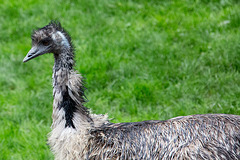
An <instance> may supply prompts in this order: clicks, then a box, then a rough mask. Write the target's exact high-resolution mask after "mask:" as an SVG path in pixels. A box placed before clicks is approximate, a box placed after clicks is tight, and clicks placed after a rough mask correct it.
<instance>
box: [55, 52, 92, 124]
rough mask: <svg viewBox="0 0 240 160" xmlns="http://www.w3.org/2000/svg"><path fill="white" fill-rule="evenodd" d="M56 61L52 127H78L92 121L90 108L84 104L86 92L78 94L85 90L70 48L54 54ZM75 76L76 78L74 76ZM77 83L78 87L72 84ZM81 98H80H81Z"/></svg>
mask: <svg viewBox="0 0 240 160" xmlns="http://www.w3.org/2000/svg"><path fill="white" fill-rule="evenodd" d="M54 58H55V63H54V67H53V77H52V78H53V98H54V101H53V115H52V118H53V124H52V128H53V129H54V128H56V127H61V128H62V129H64V128H72V129H76V128H77V126H79V125H81V124H86V123H90V121H91V118H90V117H89V115H88V109H87V108H85V107H84V106H83V104H82V103H83V102H84V97H82V96H84V94H82V95H81V94H78V92H79V91H78V90H80V91H81V92H83V90H81V88H82V87H83V86H82V85H81V83H75V81H76V82H81V77H80V76H78V75H77V74H76V73H75V72H74V70H73V66H74V59H73V54H72V53H71V52H70V51H69V50H66V49H64V50H62V51H61V52H60V53H59V54H54ZM72 77H74V78H72ZM73 83H75V86H74V87H76V88H77V89H74V88H73V87H72V86H69V85H70V84H73ZM79 99H80V100H79Z"/></svg>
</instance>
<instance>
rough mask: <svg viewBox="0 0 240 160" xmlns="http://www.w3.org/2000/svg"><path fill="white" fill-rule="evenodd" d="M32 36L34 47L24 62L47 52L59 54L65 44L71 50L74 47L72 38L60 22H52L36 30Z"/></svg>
mask: <svg viewBox="0 0 240 160" xmlns="http://www.w3.org/2000/svg"><path fill="white" fill-rule="evenodd" d="M31 38H32V48H31V49H30V51H29V52H28V54H27V55H26V57H25V58H24V59H23V62H27V61H29V60H31V59H33V58H36V57H38V56H40V55H43V54H45V53H54V54H58V53H59V50H60V49H61V48H62V47H63V46H64V47H65V48H69V49H70V50H71V49H72V45H71V38H70V37H69V36H68V34H67V33H66V31H64V29H63V28H62V27H61V24H60V23H59V22H51V23H49V24H48V25H47V26H45V27H43V28H40V29H38V30H35V31H34V32H33V33H32V37H31Z"/></svg>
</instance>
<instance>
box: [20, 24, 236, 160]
mask: <svg viewBox="0 0 240 160" xmlns="http://www.w3.org/2000/svg"><path fill="white" fill-rule="evenodd" d="M45 53H53V55H54V59H55V63H54V67H53V76H52V78H53V98H54V101H53V114H52V119H53V123H52V131H51V133H50V134H49V139H48V142H49V144H50V147H51V150H52V151H53V153H54V155H55V159H59V160H60V159H63V160H65V159H166V160H169V159H236V160H237V159H240V116H238V115H227V114H206V115H192V116H184V117H177V118H173V119H169V120H166V121H144V122H134V123H110V122H109V120H108V117H107V116H106V115H96V114H92V113H90V112H89V110H88V108H86V107H84V103H85V102H86V100H85V95H84V89H85V88H84V85H83V84H84V83H83V78H82V76H81V75H80V74H78V73H77V72H76V71H75V70H74V62H75V61H74V48H73V46H72V43H71V38H70V36H69V35H68V34H67V32H66V31H65V30H64V29H63V28H62V27H61V25H60V23H56V22H51V23H49V24H48V25H47V26H45V27H43V28H40V29H38V30H36V31H34V32H33V34H32V49H31V50H30V51H29V53H28V54H27V56H26V57H25V58H24V60H23V61H24V62H27V61H28V60H30V59H33V58H35V57H37V56H40V55H43V54H45Z"/></svg>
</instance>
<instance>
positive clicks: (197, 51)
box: [0, 0, 240, 160]
mask: <svg viewBox="0 0 240 160" xmlns="http://www.w3.org/2000/svg"><path fill="white" fill-rule="evenodd" d="M52 19H57V20H59V21H60V22H61V23H62V25H63V26H64V27H65V28H66V30H68V32H69V33H70V34H71V35H72V39H73V42H74V44H75V47H76V60H77V64H76V69H77V70H79V71H80V72H81V73H82V74H83V75H84V76H85V77H86V78H87V79H86V81H87V85H86V86H87V88H88V90H87V93H86V95H87V97H88V99H89V102H88V103H87V104H86V106H87V107H89V108H91V109H92V111H93V112H95V113H99V114H100V113H108V114H109V117H110V118H115V119H113V120H112V121H113V122H127V121H142V120H149V119H160V120H164V119H169V118H172V117H175V116H180V115H190V114H206V113H227V114H238V115H240V74H239V70H240V2H239V1H238V0H164V1H159V0H155V1H154V0H152V1H148V0H145V1H144V0H141V1H140V0H139V1H137V0H135V1H134V0H132V1H125V0H117V1H111V0H101V1H98V0H81V1H77V0H76V1H69V0H59V1H58V0H53V1H47V0H24V1H23V0H17V1H16V0H9V1H1V2H0V73H1V74H0V159H4V160H6V159H13V160H16V159H53V156H52V154H51V152H50V150H49V147H48V146H47V145H46V140H47V133H48V132H50V125H51V112H52V86H51V73H52V66H53V58H52V55H44V56H41V57H39V58H37V59H34V60H32V61H30V62H28V63H26V64H23V63H22V59H23V58H24V56H25V55H26V53H27V52H28V50H29V49H30V48H31V39H30V34H31V31H32V30H33V29H34V28H36V27H43V26H45V25H46V24H48V23H49V22H50V20H52Z"/></svg>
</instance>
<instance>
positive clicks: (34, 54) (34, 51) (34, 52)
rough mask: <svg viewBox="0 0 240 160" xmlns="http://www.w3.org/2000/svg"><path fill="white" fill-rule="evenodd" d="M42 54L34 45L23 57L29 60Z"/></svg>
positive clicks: (25, 60) (24, 60)
mask: <svg viewBox="0 0 240 160" xmlns="http://www.w3.org/2000/svg"><path fill="white" fill-rule="evenodd" d="M40 55H42V52H41V51H39V49H38V47H35V46H34V47H32V48H31V49H30V51H29V52H28V54H27V55H26V57H25V58H24V59H23V62H27V61H29V60H31V59H33V58H35V57H38V56H40Z"/></svg>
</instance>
